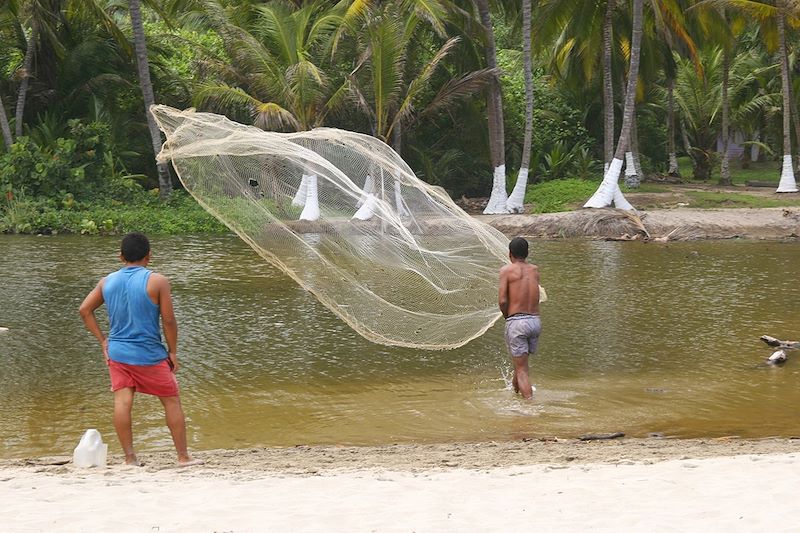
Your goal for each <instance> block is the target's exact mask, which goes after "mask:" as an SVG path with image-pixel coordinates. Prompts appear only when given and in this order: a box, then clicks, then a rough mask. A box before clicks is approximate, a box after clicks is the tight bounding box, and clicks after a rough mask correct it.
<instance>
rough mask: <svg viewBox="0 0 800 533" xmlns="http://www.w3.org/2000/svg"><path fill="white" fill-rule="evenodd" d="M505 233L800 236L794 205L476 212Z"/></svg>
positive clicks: (666, 238)
mask: <svg viewBox="0 0 800 533" xmlns="http://www.w3.org/2000/svg"><path fill="white" fill-rule="evenodd" d="M476 218H478V219H479V220H481V221H483V222H485V223H487V224H489V225H491V226H493V227H495V228H497V229H498V230H500V231H502V232H503V233H505V234H506V235H525V236H527V237H532V238H536V239H562V238H582V237H583V238H596V239H609V240H643V241H647V240H652V241H656V242H666V241H686V240H699V239H753V240H771V241H788V240H791V241H793V240H797V239H798V238H799V237H800V208H790V207H769V208H755V209H753V208H739V209H735V208H733V209H690V208H676V209H654V210H651V211H639V212H638V213H632V212H628V211H622V210H618V209H582V210H578V211H564V212H560V213H544V214H538V215H536V214H531V215H476Z"/></svg>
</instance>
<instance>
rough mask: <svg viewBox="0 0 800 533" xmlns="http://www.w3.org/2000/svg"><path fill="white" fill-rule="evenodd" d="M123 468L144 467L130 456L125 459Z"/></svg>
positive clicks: (135, 458) (134, 457) (133, 456)
mask: <svg viewBox="0 0 800 533" xmlns="http://www.w3.org/2000/svg"><path fill="white" fill-rule="evenodd" d="M125 466H144V463H143V462H141V461H139V459H138V458H137V457H136V456H135V455H132V456H128V457H125Z"/></svg>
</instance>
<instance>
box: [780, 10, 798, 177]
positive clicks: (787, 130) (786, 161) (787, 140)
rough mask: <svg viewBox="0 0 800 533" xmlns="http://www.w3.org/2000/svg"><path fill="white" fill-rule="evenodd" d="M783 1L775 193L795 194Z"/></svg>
mask: <svg viewBox="0 0 800 533" xmlns="http://www.w3.org/2000/svg"><path fill="white" fill-rule="evenodd" d="M784 5H785V2H784V0H778V2H777V6H778V21H777V22H778V24H777V26H778V46H779V50H778V55H779V57H780V62H781V92H782V93H783V166H782V169H781V181H780V183H778V189H777V190H776V191H775V192H797V183H796V182H795V179H794V167H793V165H792V126H791V124H792V123H791V103H790V101H789V99H790V92H789V91H790V89H789V86H790V85H791V81H790V80H789V61H788V59H787V57H786V31H785V27H784V25H785V21H784V13H785V8H784Z"/></svg>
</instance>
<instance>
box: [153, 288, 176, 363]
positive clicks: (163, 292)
mask: <svg viewBox="0 0 800 533" xmlns="http://www.w3.org/2000/svg"><path fill="white" fill-rule="evenodd" d="M153 278H154V279H153V281H154V282H155V284H156V290H157V292H158V308H159V309H160V311H161V327H162V329H163V330H164V339H165V340H166V341H167V352H168V357H169V361H170V365H171V366H172V371H173V372H177V371H178V321H177V320H176V319H175V308H174V307H173V306H172V291H171V289H170V286H169V280H168V279H167V278H166V277H164V276H162V275H161V274H153Z"/></svg>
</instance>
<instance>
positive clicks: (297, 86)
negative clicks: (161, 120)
mask: <svg viewBox="0 0 800 533" xmlns="http://www.w3.org/2000/svg"><path fill="white" fill-rule="evenodd" d="M206 10H207V11H206V14H207V16H208V20H209V23H210V25H211V27H212V28H214V30H215V31H216V32H217V33H218V34H219V35H220V37H221V38H222V40H223V43H224V45H225V50H226V52H227V53H228V55H229V56H230V58H231V61H228V60H216V61H211V62H209V65H210V66H211V69H212V70H213V71H215V72H216V73H217V75H218V78H219V79H218V80H215V81H209V82H206V83H204V84H203V85H201V86H200V87H199V89H198V91H197V92H196V94H195V103H196V105H198V106H205V105H211V106H212V107H215V108H219V109H221V110H226V111H231V112H234V113H235V112H236V111H238V110H242V109H247V110H248V111H249V113H250V115H251V118H252V120H253V123H254V124H255V125H256V126H258V127H260V128H263V129H267V130H278V131H292V130H308V129H311V128H314V127H317V126H320V125H322V124H323V122H324V120H325V118H326V116H327V115H328V113H329V112H330V111H332V110H334V109H335V108H336V107H337V106H338V105H339V104H340V103H341V102H342V101H343V98H344V96H345V95H346V93H347V91H346V87H344V86H342V82H343V79H340V80H338V81H337V82H334V81H332V80H331V77H330V75H329V74H328V73H327V72H326V70H325V64H326V62H329V60H328V58H329V56H330V53H331V47H332V46H333V39H334V38H335V36H336V33H337V31H338V30H339V28H341V26H342V24H343V23H344V22H343V15H344V11H343V9H342V6H334V7H333V8H327V7H326V6H325V5H324V4H323V3H322V2H312V3H308V4H305V5H303V6H301V7H292V6H289V5H288V4H283V3H273V4H269V5H262V6H258V7H254V9H253V18H252V20H249V21H247V22H245V23H244V24H243V26H244V27H241V26H238V25H237V24H235V23H234V22H235V21H234V20H233V19H232V16H234V15H235V13H234V14H226V13H225V10H224V9H223V8H222V7H221V6H220V5H219V4H218V3H211V2H209V3H208V4H207V6H206ZM337 85H338V86H340V87H339V88H338V89H336V86H337Z"/></svg>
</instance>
